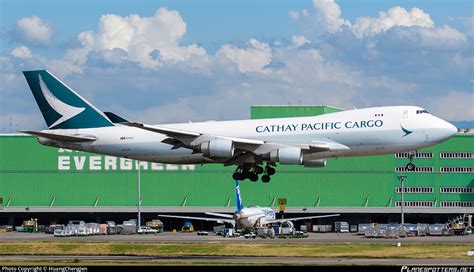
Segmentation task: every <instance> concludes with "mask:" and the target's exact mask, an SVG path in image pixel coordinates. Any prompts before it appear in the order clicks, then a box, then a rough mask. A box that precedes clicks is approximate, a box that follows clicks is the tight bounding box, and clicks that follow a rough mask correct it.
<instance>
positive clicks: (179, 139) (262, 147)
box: [125, 123, 349, 165]
mask: <svg viewBox="0 0 474 272" xmlns="http://www.w3.org/2000/svg"><path fill="white" fill-rule="evenodd" d="M125 124H126V125H128V126H132V127H136V128H140V129H144V130H148V131H153V132H156V133H160V134H164V135H166V136H168V137H169V138H167V139H165V140H163V141H162V142H163V143H167V144H170V145H173V147H172V149H176V148H180V147H184V148H191V146H192V145H196V144H199V143H203V142H205V141H209V140H215V139H226V140H231V141H232V142H233V143H234V146H235V148H236V149H237V150H238V151H239V152H235V155H234V156H233V157H232V158H228V159H227V161H224V165H232V164H239V163H240V162H242V161H245V160H246V159H247V158H248V157H249V156H253V155H257V156H261V155H264V154H267V153H269V152H271V151H273V150H277V149H279V148H285V147H299V148H301V149H302V150H303V152H304V153H316V152H323V151H329V150H347V149H349V147H347V146H345V145H343V144H340V143H338V142H335V141H332V140H329V139H318V140H313V141H310V142H282V141H262V140H254V139H246V138H240V137H228V136H222V135H211V134H205V133H200V132H196V131H188V130H182V129H176V128H169V127H165V126H152V125H147V124H141V123H125Z"/></svg>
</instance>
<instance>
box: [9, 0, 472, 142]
mask: <svg viewBox="0 0 474 272" xmlns="http://www.w3.org/2000/svg"><path fill="white" fill-rule="evenodd" d="M473 5H474V4H473V2H472V1H461V0H459V1H440V0H433V1H428V0H412V1H408V0H405V1H401V0H400V1H397V0H387V1H378V0H359V1H349V0H340V1H333V0H313V1H311V0H307V1H302V0H296V1H289V0H288V1H284V0H276V1H270V0H261V1H249V0H243V1H231V0H229V1H217V0H213V1H211V0H207V1H206V0H204V1H191V0H182V1H144V0H138V1H111V0H103V1H92V0H86V1H59V0H55V1H32V0H28V1H25V0H16V1H13V0H4V1H0V133H8V132H14V131H16V130H20V129H44V128H46V124H45V122H44V121H43V119H42V117H41V114H40V111H39V109H38V108H37V106H36V104H35V101H34V99H33V96H32V94H31V92H30V91H29V88H28V85H27V83H26V80H25V79H24V78H23V76H22V73H21V72H22V71H24V70H33V69H48V70H49V71H51V72H52V73H53V74H55V75H56V76H57V77H59V78H60V79H61V80H62V81H64V82H66V83H67V84H68V85H69V86H71V87H72V88H73V89H74V90H76V91H77V92H78V93H80V94H81V95H82V96H83V97H85V98H86V99H88V100H90V101H91V102H92V103H93V104H94V105H96V106H97V107H98V108H99V109H102V110H103V111H112V112H114V113H116V114H118V115H120V116H123V117H125V118H126V119H129V120H132V121H140V122H145V123H152V124H158V123H175V122H188V121H206V120H231V119H246V118H249V111H250V105H261V104H265V105H267V104H283V105H288V104H292V105H298V104H316V105H320V104H324V105H330V106H335V107H340V108H344V109H353V108H364V107H372V106H386V105H417V106H421V107H424V108H426V109H427V110H428V111H430V112H431V113H433V114H435V115H437V116H439V117H441V118H444V119H447V120H450V121H466V120H467V121H472V120H474V106H473V105H474V88H473V86H474V46H473V37H474V30H473V28H474V16H473V12H474V11H473V10H474V6H473Z"/></svg>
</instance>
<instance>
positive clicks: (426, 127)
mask: <svg viewBox="0 0 474 272" xmlns="http://www.w3.org/2000/svg"><path fill="white" fill-rule="evenodd" d="M421 110H422V109H421V108H419V107H415V106H391V107H374V108H366V109H357V110H348V111H341V112H336V113H330V114H324V115H318V116H311V117H295V118H274V119H254V120H237V121H219V122H217V121H211V122H197V123H180V124H164V125H160V126H161V127H167V128H175V129H180V130H185V131H193V132H199V133H204V134H210V135H219V136H227V137H239V138H245V139H255V140H263V141H270V142H271V141H278V142H286V143H290V144H291V143H296V144H297V143H311V142H313V141H320V140H324V141H334V142H337V143H339V144H343V145H345V146H347V147H349V148H348V149H343V150H333V151H324V152H315V153H311V154H304V160H315V159H322V158H331V157H348V156H366V155H381V154H389V153H397V152H405V151H413V150H417V149H420V148H424V147H428V146H432V145H435V144H437V143H440V142H442V141H445V140H447V139H449V138H450V137H451V136H453V135H454V134H456V132H457V129H456V128H455V127H454V126H453V125H451V124H450V123H448V122H446V121H444V120H442V119H440V118H437V117H435V116H433V115H431V114H429V113H427V112H426V111H424V112H421ZM46 131H47V132H53V133H59V134H63V133H64V134H68V135H74V134H80V135H91V136H93V137H95V138H96V139H97V140H96V141H94V142H91V143H81V144H70V143H62V142H54V141H50V140H47V139H43V138H40V142H41V143H42V144H45V145H51V146H59V147H64V148H69V149H74V150H82V151H88V152H94V153H99V154H106V155H112V156H118V157H125V158H130V159H137V160H142V161H150V162H160V163H178V164H179V163H183V164H193V163H196V164H201V163H213V162H215V161H213V160H212V159H210V158H208V157H205V156H203V155H202V154H199V153H198V154H193V151H192V150H191V149H187V148H177V149H172V145H169V144H166V143H162V141H163V140H164V139H166V138H168V136H166V135H164V134H160V133H156V132H151V131H147V130H143V129H140V128H136V127H130V126H125V125H119V124H117V125H115V126H111V127H102V128H89V129H64V130H46Z"/></svg>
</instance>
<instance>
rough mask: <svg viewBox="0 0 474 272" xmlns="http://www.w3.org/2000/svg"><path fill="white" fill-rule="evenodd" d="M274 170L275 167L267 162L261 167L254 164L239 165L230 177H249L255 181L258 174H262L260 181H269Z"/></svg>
mask: <svg viewBox="0 0 474 272" xmlns="http://www.w3.org/2000/svg"><path fill="white" fill-rule="evenodd" d="M275 172H276V170H275V168H273V167H271V166H270V165H268V164H267V165H266V166H265V168H263V167H261V166H260V165H254V166H252V167H245V166H241V165H240V166H238V167H237V169H236V170H235V172H234V174H232V178H233V179H235V180H245V179H250V180H251V181H253V182H256V181H257V180H258V176H259V175H260V174H263V175H262V178H261V179H262V182H264V183H267V182H270V176H272V175H274V174H275Z"/></svg>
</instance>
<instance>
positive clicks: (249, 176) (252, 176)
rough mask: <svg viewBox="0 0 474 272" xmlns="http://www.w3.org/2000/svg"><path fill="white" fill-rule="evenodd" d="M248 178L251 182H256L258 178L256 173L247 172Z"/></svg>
mask: <svg viewBox="0 0 474 272" xmlns="http://www.w3.org/2000/svg"><path fill="white" fill-rule="evenodd" d="M248 178H249V179H250V180H251V181H252V182H256V181H257V180H258V175H257V174H256V173H249V174H248Z"/></svg>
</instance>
